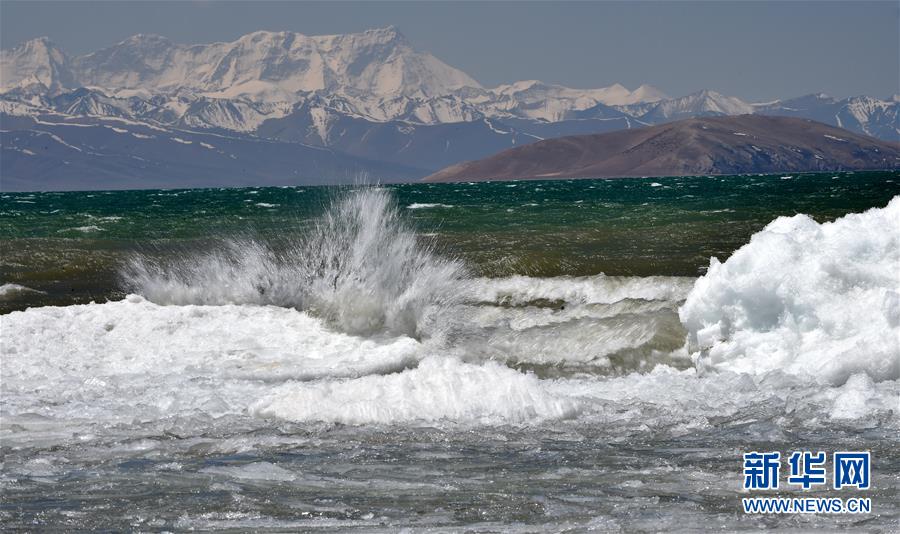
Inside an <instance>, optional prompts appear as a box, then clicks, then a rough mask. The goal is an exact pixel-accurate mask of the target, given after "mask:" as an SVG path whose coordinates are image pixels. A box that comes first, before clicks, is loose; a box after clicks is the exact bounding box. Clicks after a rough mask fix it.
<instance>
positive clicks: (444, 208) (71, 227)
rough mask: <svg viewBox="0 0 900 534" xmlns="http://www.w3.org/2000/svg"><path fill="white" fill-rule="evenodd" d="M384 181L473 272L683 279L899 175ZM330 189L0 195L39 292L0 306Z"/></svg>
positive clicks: (316, 199) (96, 296)
mask: <svg viewBox="0 0 900 534" xmlns="http://www.w3.org/2000/svg"><path fill="white" fill-rule="evenodd" d="M388 187H390V189H392V190H393V191H394V192H395V198H396V201H397V203H398V206H399V207H400V208H401V209H402V210H403V212H404V213H405V214H407V215H408V217H409V218H410V219H411V220H412V221H413V223H414V224H415V226H416V228H417V229H418V231H419V232H421V234H422V235H423V237H426V238H428V239H432V240H433V241H434V243H435V245H436V246H437V248H438V250H439V251H440V252H442V253H444V254H449V255H453V256H456V257H459V258H461V259H463V260H464V261H465V262H466V263H467V264H468V265H469V267H470V268H471V269H472V270H473V271H474V272H475V273H476V274H480V275H485V276H505V275H510V274H527V275H532V276H541V277H545V276H558V275H564V274H565V275H588V274H596V273H601V272H602V273H606V274H609V275H637V276H648V275H685V276H696V275H699V274H702V273H703V271H704V269H705V268H706V266H707V265H708V263H709V258H710V256H716V257H718V258H720V259H723V260H724V259H725V258H727V257H728V255H730V254H731V252H733V251H734V250H735V249H737V248H738V247H740V246H741V245H743V244H744V243H746V242H747V241H748V239H749V238H750V236H751V235H752V234H753V233H754V232H757V231H759V230H760V229H761V228H763V227H764V226H765V225H766V224H767V223H769V222H770V221H771V220H772V219H774V218H775V217H777V216H780V215H793V214H796V213H807V214H810V215H812V216H813V217H814V218H816V219H817V220H820V221H823V220H831V219H834V218H836V217H839V216H842V215H844V214H846V213H848V212H855V211H862V210H865V209H867V208H871V207H875V206H884V205H885V204H886V203H887V202H888V200H890V198H892V197H893V196H895V195H898V194H900V173H897V172H869V173H838V174H834V173H827V174H806V175H794V176H792V177H790V178H788V177H785V176H782V175H770V176H720V177H688V178H684V177H672V178H647V179H619V180H568V181H546V182H499V183H477V184H475V183H471V184H466V183H460V184H406V185H394V186H388ZM339 194H340V189H337V188H326V187H297V188H249V189H191V190H170V191H154V190H146V191H116V192H75V193H54V192H48V193H4V194H2V197H0V257H2V260H0V284H8V283H15V284H19V285H22V286H26V287H28V288H31V289H35V290H37V291H39V293H38V292H19V293H16V294H15V295H11V296H8V297H7V298H6V299H5V300H3V301H2V302H0V312H8V311H11V310H15V309H23V308H25V307H28V306H35V305H45V304H71V303H83V302H89V301H91V300H94V301H98V302H101V301H104V300H107V299H110V298H118V297H120V296H121V291H122V289H121V283H120V281H119V280H118V276H117V272H118V270H119V268H120V266H121V264H122V262H123V261H124V260H125V259H127V258H128V257H129V256H130V255H131V254H133V253H134V252H135V251H140V252H144V253H148V252H149V253H151V254H160V255H164V256H165V255H179V254H183V253H185V252H186V251H188V250H191V249H195V248H198V247H199V248H202V247H209V246H213V244H214V243H215V242H216V241H217V240H220V239H229V238H235V237H250V238H253V239H258V240H264V241H272V240H274V241H277V240H278V239H280V238H286V237H287V238H289V237H291V236H292V235H296V234H299V233H302V232H304V229H305V228H306V227H307V226H308V225H309V224H310V223H311V221H313V220H314V218H315V217H316V216H317V215H319V214H320V213H321V212H322V211H323V210H324V207H325V206H326V205H328V203H329V202H330V201H331V199H333V198H334V196H335V195H339ZM417 205H419V206H420V207H417ZM422 205H425V206H424V207H422ZM428 205H431V206H428ZM410 208H412V209H410Z"/></svg>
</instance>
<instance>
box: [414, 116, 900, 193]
mask: <svg viewBox="0 0 900 534" xmlns="http://www.w3.org/2000/svg"><path fill="white" fill-rule="evenodd" d="M862 169H900V143H892V142H887V141H882V140H879V139H875V138H872V137H867V136H864V135H860V134H856V133H853V132H850V131H847V130H844V129H841V128H835V127H833V126H828V125H826V124H822V123H819V122H814V121H811V120H807V119H797V118H791V117H767V116H762V115H740V116H736V117H705V118H694V119H686V120H681V121H677V122H672V123H668V124H662V125H658V126H651V127H647V128H638V129H632V130H621V131H616V132H610V133H603V134H597V135H579V136H570V137H560V138H557V139H548V140H545V141H540V142H537V143H533V144H530V145H527V146H522V147H518V148H513V149H510V150H506V151H503V152H500V153H499V154H496V155H494V156H491V157H489V158H486V159H481V160H477V161H471V162H465V163H459V164H456V165H452V166H450V167H447V168H446V169H443V170H441V171H439V172H437V173H435V174H432V175H431V176H428V177H427V178H425V181H430V182H456V181H483V180H513V179H520V180H538V179H552V178H589V177H598V178H600V177H634V176H685V175H698V174H745V173H768V172H807V171H838V170H862Z"/></svg>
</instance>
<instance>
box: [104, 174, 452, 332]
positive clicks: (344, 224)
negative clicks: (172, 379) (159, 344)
mask: <svg viewBox="0 0 900 534" xmlns="http://www.w3.org/2000/svg"><path fill="white" fill-rule="evenodd" d="M464 273H465V269H464V267H463V265H462V263H460V262H458V261H455V260H450V259H445V258H441V257H438V256H437V255H436V254H434V252H433V251H432V249H431V247H430V246H428V245H427V244H425V243H422V242H421V241H419V240H418V239H417V238H416V235H415V233H414V231H413V230H412V229H411V228H410V227H409V226H408V225H407V223H406V222H405V221H404V220H403V219H402V218H401V216H400V214H399V211H398V208H397V206H396V204H395V203H394V201H393V200H392V198H391V196H390V193H389V192H388V191H386V190H384V189H380V188H374V187H364V188H359V189H355V190H352V191H350V192H348V193H347V194H346V195H345V196H344V197H343V198H341V199H339V201H337V202H335V203H334V204H332V205H331V206H330V207H329V209H328V210H326V212H325V213H324V214H323V215H322V216H321V217H320V218H319V219H318V220H317V221H316V222H315V225H314V227H313V228H312V229H311V231H308V232H305V233H304V234H303V236H302V237H298V238H296V239H295V240H294V241H291V242H288V243H287V244H286V245H281V246H280V247H279V248H278V249H275V248H273V247H272V246H269V245H266V244H263V243H260V242H258V241H254V240H251V239H244V240H230V241H227V242H225V243H224V244H223V245H222V246H220V247H218V248H216V249H215V250H211V251H209V252H206V253H201V254H194V255H192V256H189V257H187V258H185V259H180V260H178V261H177V262H175V263H171V262H168V263H167V262H165V261H163V260H159V259H156V258H153V257H150V256H147V255H141V256H138V257H136V258H134V259H132V261H130V262H129V264H128V265H127V267H126V268H125V269H124V270H123V273H122V274H123V277H124V279H125V281H126V287H127V288H128V289H129V290H131V291H134V292H136V293H139V294H140V295H142V296H144V297H146V298H147V299H149V300H151V301H153V302H156V303H158V304H216V305H220V304H260V305H275V306H283V307H292V308H296V309H298V310H304V311H309V312H311V313H312V314H314V315H317V316H319V317H322V318H324V319H326V320H327V321H328V322H329V323H330V324H332V325H333V326H335V327H336V328H338V329H340V330H342V331H344V332H348V333H352V334H361V335H365V334H373V333H377V332H381V331H386V332H390V333H394V334H403V335H410V336H421V335H423V334H424V333H426V330H427V327H426V325H427V324H429V322H430V321H431V320H433V318H434V317H433V312H435V311H437V310H440V309H443V308H446V307H447V306H448V305H449V304H450V303H452V302H453V301H454V300H455V298H456V295H457V293H456V292H455V291H454V290H453V288H454V286H455V285H456V282H457V281H458V280H460V279H462V278H464Z"/></svg>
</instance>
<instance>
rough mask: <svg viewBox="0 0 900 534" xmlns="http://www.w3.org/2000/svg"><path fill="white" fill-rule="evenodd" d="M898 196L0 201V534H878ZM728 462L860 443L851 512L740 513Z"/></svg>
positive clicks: (704, 183)
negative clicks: (153, 533)
mask: <svg viewBox="0 0 900 534" xmlns="http://www.w3.org/2000/svg"><path fill="white" fill-rule="evenodd" d="M897 195H900V174H898V173H856V174H854V173H846V174H836V175H835V174H827V175H825V174H820V175H797V176H781V175H779V176H749V177H748V176H744V177H695V178H654V179H630V180H585V181H559V182H511V183H488V184H427V185H402V186H390V187H385V188H349V189H328V188H260V189H229V190H183V191H125V192H109V193H103V192H99V193H96V192H92V193H16V194H11V193H4V194H2V198H0V224H2V226H0V239H2V241H0V243H2V260H0V261H2V265H0V284H2V295H0V306H2V311H3V312H11V313H6V314H5V315H2V316H0V326H2V365H3V381H2V385H0V387H2V401H3V406H2V411H0V415H2V421H0V432H2V433H0V435H2V438H3V439H2V451H3V469H2V474H0V489H2V495H3V497H2V501H3V502H2V506H0V521H2V522H3V523H4V525H6V526H8V527H10V528H19V529H26V530H28V529H42V528H45V527H56V528H62V529H68V530H80V529H108V530H184V529H233V530H262V531H265V530H271V531H284V530H342V531H343V530H353V529H358V530H366V531H371V530H396V529H398V528H401V527H413V528H424V529H435V530H447V529H469V530H475V531H496V530H529V531H533V530H546V531H562V530H574V531H580V530H585V529H594V530H599V531H623V530H624V531H636V530H637V531H659V530H683V531H695V530H709V529H721V530H737V529H745V528H746V529H754V528H759V527H760V526H769V527H777V528H781V529H792V528H795V529H800V530H809V529H814V528H826V529H832V530H847V529H850V528H855V527H856V528H862V529H864V530H871V531H885V530H890V529H891V528H892V526H891V525H895V524H896V522H897V520H898V518H900V506H898V502H900V455H898V454H897V453H896V450H897V444H898V443H897V442H898V430H900V420H898V415H897V414H898V407H897V395H898V393H897V392H898V380H897V379H898V372H900V371H898V366H900V363H898V361H897V360H898V359H900V347H898V342H897V336H898V335H900V274H898V272H897V269H895V267H896V265H897V264H898V263H900V257H898V254H900V252H898V251H900V246H898V245H900V200H895V201H893V202H892V203H890V205H889V202H890V201H891V199H892V198H894V197H895V196H897ZM885 206H887V207H885ZM869 208H879V209H877V210H874V211H871V212H868V213H866V214H864V215H859V216H856V215H852V216H846V215H847V214H849V213H854V212H863V211H865V210H867V209H869ZM797 213H806V214H809V215H810V216H811V218H808V217H792V218H783V219H778V221H776V222H774V223H772V224H769V223H770V222H772V221H773V219H776V218H777V217H779V216H793V215H795V214H797ZM834 220H837V222H835V223H834V224H819V223H824V222H826V221H834ZM817 221H818V222H817ZM895 223H896V224H895ZM767 225H768V226H767ZM751 236H753V240H752V242H751ZM748 243H749V244H748ZM745 245H746V246H745ZM741 247H743V248H741ZM739 248H740V249H741V250H740V251H739V252H737V253H735V251H736V250H738V249H739ZM732 255H733V257H732ZM711 256H716V257H718V259H719V260H721V262H725V263H724V264H719V263H716V262H713V263H712V264H710V259H709V258H710V257H711ZM726 259H728V260H729V261H727V262H726ZM707 269H709V271H708V272H707ZM701 275H706V276H704V277H703V278H701V279H700V281H699V282H698V278H697V277H698V276H701ZM91 301H95V303H90V304H89V302H91ZM26 308H29V309H27V311H23V310H25V309H26ZM679 310H681V311H680V313H679ZM751 450H777V451H781V452H782V453H783V454H785V453H789V452H790V451H792V450H825V451H829V452H832V451H837V450H869V451H871V452H872V455H873V477H874V480H875V483H874V485H873V489H872V490H870V491H869V492H866V493H865V496H868V497H871V498H872V500H873V503H874V504H873V506H874V510H875V512H874V513H873V514H868V515H860V516H852V515H843V516H842V515H832V516H827V515H823V516H816V515H808V516H797V515H785V516H766V517H759V516H745V515H744V514H743V513H742V512H741V510H740V498H741V497H742V496H746V495H747V494H746V493H745V492H742V490H741V489H740V488H741V482H742V479H741V472H740V470H741V454H742V453H743V452H747V451H751ZM796 493H797V494H800V493H801V492H799V491H798V492H796ZM781 494H782V495H785V496H793V494H792V493H791V492H790V491H787V492H782V493H781ZM803 496H844V495H840V494H839V493H835V492H833V491H829V490H813V491H811V492H805V493H803Z"/></svg>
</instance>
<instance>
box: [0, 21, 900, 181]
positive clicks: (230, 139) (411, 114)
mask: <svg viewBox="0 0 900 534" xmlns="http://www.w3.org/2000/svg"><path fill="white" fill-rule="evenodd" d="M743 114H761V115H781V116H792V117H800V118H808V119H813V120H816V121H819V122H824V123H827V124H831V125H834V126H838V127H841V128H845V129H848V130H850V131H853V132H857V133H862V134H866V135H870V136H874V137H879V138H881V139H886V140H897V139H898V137H900V101H898V97H897V96H894V97H892V98H891V99H888V100H881V99H878V98H874V97H868V96H860V97H851V98H843V99H836V98H832V97H828V96H826V95H822V94H816V95H808V96H802V97H799V98H793V99H788V100H779V101H775V102H767V103H748V102H745V101H743V100H741V99H739V98H736V97H729V96H725V95H722V94H719V93H717V92H715V91H711V90H703V91H699V92H697V93H694V94H691V95H687V96H683V97H678V98H670V97H669V96H668V95H666V94H664V93H663V92H662V91H660V90H659V89H656V88H654V87H652V86H649V85H642V86H640V87H638V88H636V89H634V90H629V89H627V88H625V87H623V86H622V85H619V84H614V85H611V86H609V87H604V88H599V89H571V88H567V87H562V86H559V85H553V84H547V83H543V82H540V81H536V80H531V81H520V82H515V83H511V84H507V85H501V86H498V87H493V88H485V87H483V86H481V85H480V84H479V83H478V82H477V81H476V80H474V79H473V78H472V77H471V76H469V75H467V74H466V73H464V72H462V71H461V70H459V69H456V68H454V67H452V66H449V65H447V64H446V63H444V62H442V61H441V60H440V59H438V58H436V57H434V56H433V55H431V54H429V53H426V52H421V51H418V50H416V49H415V48H414V47H413V46H412V44H411V43H409V41H408V40H407V39H406V38H405V37H404V36H403V35H402V34H401V33H400V32H399V31H397V29H396V28H393V27H388V28H382V29H375V30H369V31H366V32H362V33H357V34H346V35H329V36H306V35H302V34H299V33H292V32H266V31H259V32H254V33H250V34H248V35H245V36H243V37H241V38H239V39H237V40H235V41H233V42H225V43H212V44H200V45H183V44H176V43H173V42H171V41H169V40H168V39H166V38H164V37H161V36H156V35H135V36H133V37H131V38H128V39H126V40H124V41H122V42H120V43H117V44H115V45H113V46H110V47H108V48H105V49H103V50H99V51H96V52H93V53H90V54H86V55H81V56H70V55H68V54H66V53H65V51H63V50H62V49H60V48H59V47H58V46H56V45H54V44H53V43H52V42H51V41H50V40H49V39H47V38H39V39H33V40H31V41H27V42H25V43H22V44H21V45H19V46H17V47H15V48H13V49H9V50H3V51H2V52H0V121H2V123H3V126H2V128H0V129H2V130H3V131H2V132H0V135H2V145H0V146H2V156H3V157H2V158H0V176H2V181H3V183H2V184H0V186H2V188H3V189H7V188H9V187H13V186H15V187H20V188H38V189H39V188H44V187H60V186H61V185H60V181H62V182H64V183H66V184H69V185H70V186H71V187H79V188H110V187H112V188H115V187H140V186H146V187H175V186H189V185H199V184H208V185H240V184H246V185H251V184H252V185H258V184H261V183H262V184H264V183H273V184H274V183H285V182H290V183H337V182H346V181H352V180H354V179H358V177H359V176H360V175H367V176H368V177H369V179H372V180H384V181H387V180H392V181H393V180H413V179H417V178H421V177H423V176H426V175H429V174H431V173H433V172H434V171H436V170H438V169H441V168H444V167H446V166H449V165H453V164H456V163H459V162H462V161H468V160H476V159H480V158H484V157H487V156H490V155H492V154H494V153H497V152H500V151H502V150H506V149H509V148H512V147H516V146H521V145H525V144H529V143H533V142H536V141H540V140H542V139H546V138H553V137H560V136H567V135H578V134H595V133H603V132H611V131H616V130H622V129H630V128H636V127H644V126H649V125H654V124H662V123H667V122H671V121H675V120H680V119H684V118H690V117H711V116H725V115H743ZM116 130H124V131H125V132H126V133H125V134H120V136H119V137H110V136H109V135H108V134H109V132H114V133H115V132H116ZM148 132H152V133H148ZM101 134H102V135H101ZM122 135H125V136H126V137H122ZM124 139H128V141H129V142H128V143H123V142H121V141H122V140H124ZM179 139H180V140H195V142H194V146H193V149H191V150H187V151H185V150H186V147H190V146H191V145H188V144H185V143H181V142H180V141H178V140H179ZM213 140H217V142H213ZM203 144H206V145H211V146H215V147H217V150H220V151H221V152H222V154H220V156H221V158H223V159H222V161H218V160H217V158H216V157H214V154H215V152H212V151H210V150H207V152H201V153H203V154H204V157H202V158H197V157H195V156H196V155H195V154H194V153H193V150H195V149H196V148H198V147H201V148H202V146H203ZM44 146H46V147H47V148H46V149H44ZM261 146H265V147H268V148H267V149H266V150H271V151H273V152H271V153H268V152H267V157H275V155H276V154H281V153H282V152H283V153H285V154H291V157H286V159H282V160H279V162H273V161H260V158H261V156H260V150H259V147H261ZM51 147H56V148H55V149H53V148H51ZM165 147H168V148H172V149H173V150H167V149H166V148H165ZM275 147H279V148H275ZM36 148H37V149H40V151H39V150H36ZM263 152H265V151H263ZM30 153H33V154H35V155H31V154H30ZM312 154H315V155H316V157H312ZM326 154H327V155H326ZM88 156H90V157H88ZM135 157H136V158H143V159H144V160H146V161H147V164H146V165H143V166H135V165H131V164H130V162H133V161H138V160H135V159H134V158H135ZM279 157H281V156H279ZM119 161H121V162H125V163H113V162H119ZM235 161H241V162H242V164H241V165H236V164H234V162H235ZM126 163H128V164H126ZM248 169H252V172H251V171H250V170H248ZM100 176H102V177H103V178H102V179H101V178H98V177H100ZM53 177H55V178H53Z"/></svg>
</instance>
